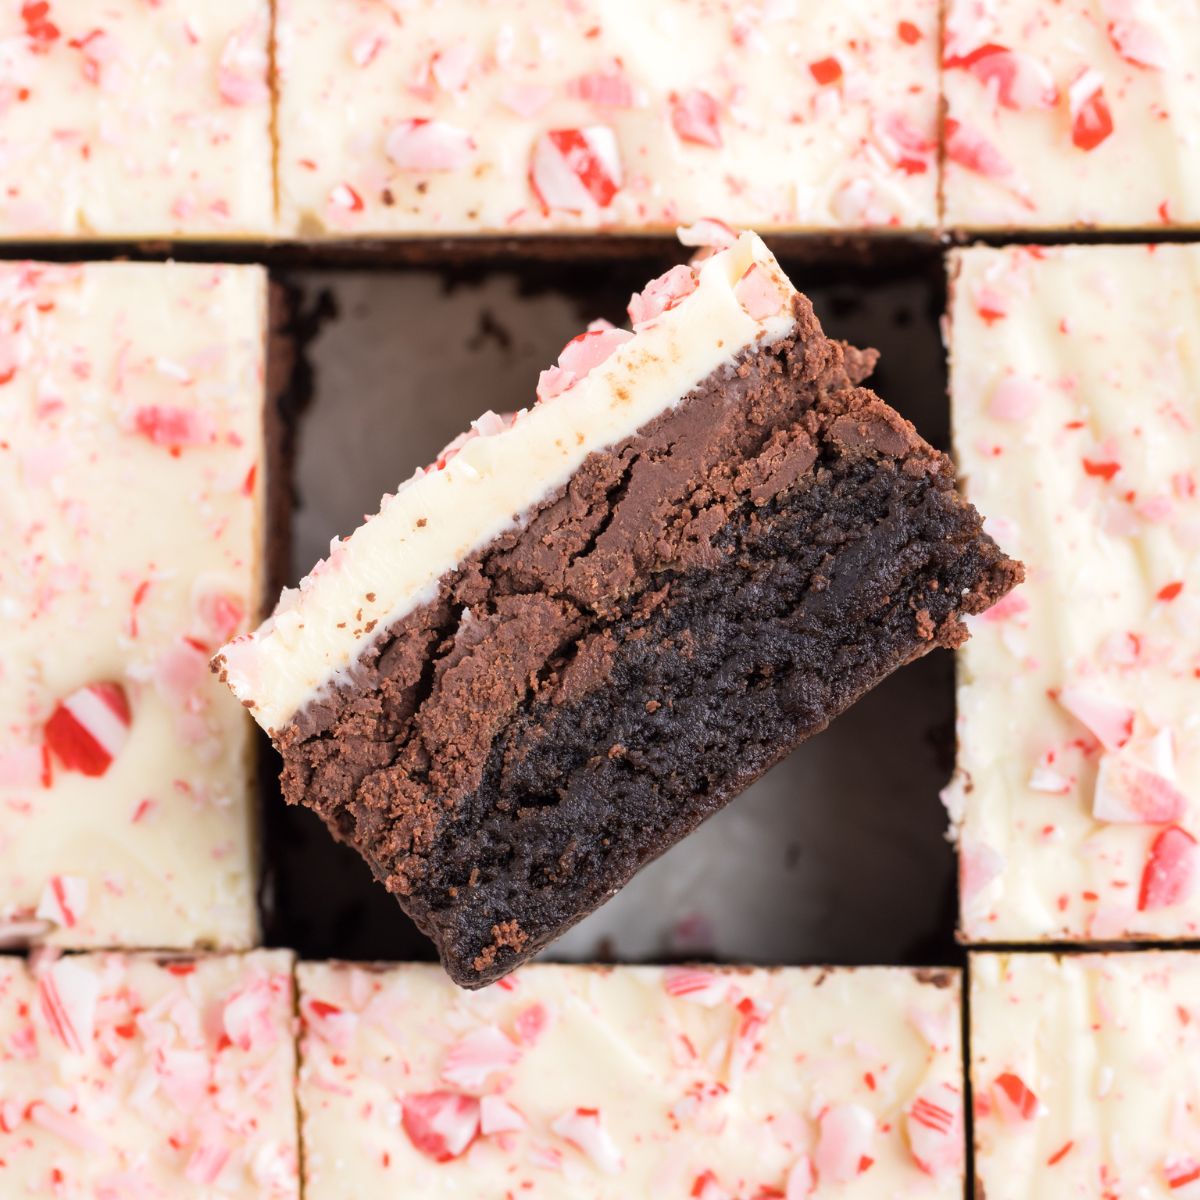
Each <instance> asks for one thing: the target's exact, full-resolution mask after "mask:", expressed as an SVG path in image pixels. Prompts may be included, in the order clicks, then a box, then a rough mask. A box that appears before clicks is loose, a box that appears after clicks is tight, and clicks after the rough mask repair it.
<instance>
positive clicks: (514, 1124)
mask: <svg viewBox="0 0 1200 1200" xmlns="http://www.w3.org/2000/svg"><path fill="white" fill-rule="evenodd" d="M528 1127H529V1122H528V1121H526V1120H525V1118H524V1117H523V1116H522V1115H521V1113H520V1111H519V1110H518V1109H516V1108H514V1107H513V1106H512V1105H511V1104H509V1102H508V1101H507V1100H504V1099H501V1097H499V1096H483V1097H481V1098H480V1101H479V1129H480V1132H481V1133H482V1134H483V1136H484V1137H491V1135H492V1134H494V1133H518V1132H519V1131H520V1130H522V1129H527V1128H528Z"/></svg>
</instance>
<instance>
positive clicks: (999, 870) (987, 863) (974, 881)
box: [958, 842, 1007, 904]
mask: <svg viewBox="0 0 1200 1200" xmlns="http://www.w3.org/2000/svg"><path fill="white" fill-rule="evenodd" d="M1006 865H1007V864H1006V863H1005V861H1004V855H1003V854H1001V853H1000V851H999V850H997V849H996V848H995V846H991V845H989V844H988V843H987V842H979V843H978V844H971V845H968V844H966V843H965V842H964V843H963V844H962V846H961V847H960V849H959V854H958V891H959V895H960V897H961V898H962V902H963V903H964V904H966V903H967V901H968V900H973V899H974V898H975V897H976V896H978V895H979V893H980V892H982V891H983V889H984V888H986V887H987V886H988V884H990V883H992V882H993V881H994V880H996V879H999V878H1000V876H1001V875H1003V874H1004V868H1005V866H1006Z"/></svg>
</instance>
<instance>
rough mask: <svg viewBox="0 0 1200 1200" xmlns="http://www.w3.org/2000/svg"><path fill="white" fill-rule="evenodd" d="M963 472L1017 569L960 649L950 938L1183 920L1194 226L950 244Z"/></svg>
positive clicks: (1113, 929) (1197, 827)
mask: <svg viewBox="0 0 1200 1200" xmlns="http://www.w3.org/2000/svg"><path fill="white" fill-rule="evenodd" d="M951 275H952V282H951V286H952V291H953V299H952V303H951V320H950V353H951V395H952V408H953V421H954V431H955V443H956V448H957V454H958V461H959V466H960V469H961V471H962V473H963V476H964V478H965V482H966V492H967V495H968V496H969V497H970V498H971V499H973V500H974V501H975V502H976V503H977V504H979V505H980V506H981V507H982V508H983V509H984V511H985V512H987V513H988V526H987V527H988V528H989V530H991V532H992V533H994V534H995V536H996V538H997V540H998V541H999V542H1000V543H1001V544H1002V545H1004V546H1005V547H1006V548H1007V549H1008V550H1009V551H1010V552H1012V553H1014V554H1017V555H1019V556H1020V557H1021V558H1022V560H1023V561H1024V562H1025V563H1026V564H1027V566H1028V569H1029V582H1028V583H1027V585H1026V586H1025V588H1024V589H1022V590H1021V591H1018V592H1015V593H1013V594H1012V595H1011V596H1008V597H1007V598H1006V599H1005V600H1004V601H1002V602H1001V603H1000V604H999V605H997V606H996V607H995V608H994V609H992V610H991V611H990V612H988V613H986V614H984V615H983V616H982V617H981V618H980V619H979V620H978V621H977V622H975V623H974V624H973V633H974V636H973V637H972V639H971V641H970V643H969V644H968V646H967V647H966V649H965V650H964V651H963V654H962V656H961V659H960V672H959V695H958V712H959V729H958V736H959V753H958V768H959V769H958V775H957V778H956V780H955V782H954V784H953V785H952V786H951V787H950V788H949V789H948V791H947V793H946V798H947V800H948V803H949V806H950V809H951V813H952V815H953V817H954V819H955V823H956V825H957V827H958V829H959V830H960V848H961V866H962V880H961V882H962V889H961V891H962V908H961V923H962V931H963V934H964V935H965V936H966V938H967V939H968V940H969V941H1008V942H1018V941H1039V940H1076V939H1079V940H1089V941H1109V940H1112V939H1116V938H1125V937H1138V938H1157V937H1162V938H1180V937H1189V938H1190V937H1194V936H1196V933H1197V930H1198V929H1200V892H1197V890H1196V888H1195V887H1194V884H1195V882H1196V879H1195V877H1196V874H1197V866H1198V863H1197V858H1198V857H1200V856H1198V854H1197V849H1198V848H1197V844H1196V837H1197V836H1200V816H1198V813H1197V810H1196V805H1197V803H1200V496H1198V494H1197V464H1198V463H1200V424H1198V423H1200V365H1198V364H1200V248H1198V247H1195V246H1179V245H1176V246H1088V247H1077V246H1068V247H1059V248H1041V247H1009V248H1006V249H1001V250H988V249H972V250H966V251H961V252H958V253H956V254H954V255H953V256H952V265H951Z"/></svg>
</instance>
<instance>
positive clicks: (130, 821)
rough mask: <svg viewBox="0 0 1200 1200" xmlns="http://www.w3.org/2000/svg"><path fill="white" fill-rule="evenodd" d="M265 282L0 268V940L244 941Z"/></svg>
mask: <svg viewBox="0 0 1200 1200" xmlns="http://www.w3.org/2000/svg"><path fill="white" fill-rule="evenodd" d="M265 333H266V279H265V275H264V272H262V271H261V270H260V269H258V268H255V267H226V266H199V265H197V266H181V265H176V264H165V265H163V264H154V265H150V264H146V265H131V264H92V265H87V266H51V265H46V264H36V263H9V264H5V265H3V266H2V267H0V481H2V484H3V486H0V544H2V546H3V551H2V552H0V814H2V816H0V940H9V939H17V940H23V939H25V938H27V937H29V936H31V935H32V936H44V937H45V938H46V939H47V940H48V941H50V942H53V943H56V944H59V945H66V946H129V947H137V946H148V947H188V946H195V945H216V946H222V947H242V946H247V945H251V944H253V942H254V941H255V939H256V937H257V929H258V922H257V917H256V913H255V899H254V895H255V870H254V859H255V850H254V836H253V834H254V830H253V811H254V805H255V800H254V784H253V766H252V763H251V754H252V742H251V736H252V733H253V726H252V725H251V723H250V722H249V721H248V720H246V718H245V716H244V714H242V713H241V712H239V711H238V709H237V706H236V705H231V704H230V703H229V697H228V696H227V695H226V694H225V693H224V691H223V689H221V688H220V686H219V685H218V684H217V682H216V681H215V680H214V679H212V678H211V675H210V673H209V670H208V658H209V656H210V655H211V654H212V652H213V651H214V650H215V649H216V647H217V646H219V645H220V644H221V642H222V641H224V640H225V639H227V638H228V637H229V636H230V635H231V634H233V633H235V632H237V631H238V630H239V629H244V628H245V627H246V625H247V623H248V622H249V620H250V619H251V618H252V617H253V616H254V615H255V614H256V613H257V612H258V611H259V607H260V597H261V596H262V591H263V586H264V585H263V578H262V570H263V561H262V559H263V548H262V538H263V533H262V503H263V491H264V475H265V464H264V459H263V360H264V339H265Z"/></svg>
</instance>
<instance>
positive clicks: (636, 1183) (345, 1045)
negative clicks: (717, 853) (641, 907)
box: [298, 963, 964, 1200]
mask: <svg viewBox="0 0 1200 1200" xmlns="http://www.w3.org/2000/svg"><path fill="white" fill-rule="evenodd" d="M298 977H299V985H300V1016H301V1021H302V1040H301V1068H300V1105H301V1120H302V1130H303V1138H304V1144H305V1154H304V1167H305V1180H304V1185H305V1194H306V1196H307V1197H308V1198H309V1200H335V1198H336V1200H342V1198H345V1197H350V1196H364V1197H365V1196H384V1195H388V1194H392V1193H395V1192H396V1189H398V1188H399V1189H402V1190H403V1191H404V1192H405V1193H406V1194H408V1193H411V1194H412V1195H414V1196H415V1195H419V1196H422V1197H424V1198H426V1200H437V1198H438V1197H443V1196H444V1197H451V1196H454V1197H458V1196H492V1195H494V1196H505V1195H512V1196H529V1197H530V1198H531V1200H575V1198H578V1197H583V1196H586V1197H588V1198H589V1200H627V1198H629V1197H633V1196H638V1197H641V1196H647V1197H648V1196H662V1197H668V1196H670V1197H691V1196H695V1197H700V1198H701V1200H731V1198H733V1197H743V1196H745V1197H757V1196H784V1195H786V1196H787V1197H788V1198H789V1200H804V1198H806V1197H809V1196H813V1197H821V1196H826V1195H828V1196H838V1197H844V1198H845V1200H878V1198H879V1197H891V1196H903V1197H905V1198H906V1200H927V1198H931V1197H945V1198H946V1200H949V1198H950V1197H955V1198H957V1197H960V1196H961V1195H962V1189H963V1171H962V1162H963V1137H964V1135H963V1113H962V1099H963V1097H962V1090H961V1084H962V1079H961V1058H960V1042H959V1036H960V1034H959V993H958V977H957V975H955V974H954V973H953V972H942V973H940V983H941V986H938V984H937V983H935V982H933V981H932V980H930V981H923V980H922V977H921V975H920V973H917V972H913V971H906V970H901V969H898V968H897V969H889V968H863V969H859V970H845V969H840V970H831V971H826V970H823V969H819V968H807V969H797V968H789V969H779V970H751V969H744V970H738V969H732V970H722V969H720V968H691V967H678V968H666V969H665V970H664V969H662V968H656V967H624V968H620V967H618V968H594V967H554V966H532V967H525V968H523V969H521V970H519V971H518V972H516V973H515V974H514V975H511V976H509V977H507V978H506V979H504V980H502V981H501V982H500V983H497V984H493V985H492V986H491V987H488V988H485V989H484V990H483V991H480V992H473V993H468V992H462V991H459V990H458V989H456V988H455V987H454V985H453V984H452V983H450V981H449V980H448V979H447V978H446V976H445V975H444V974H443V972H442V971H441V970H440V969H439V968H437V967H434V966H425V965H417V966H399V967H394V968H391V969H387V970H385V969H382V968H381V969H379V970H372V969H369V968H364V967H357V966H350V965H338V964H316V963H312V964H309V963H302V964H301V965H300V966H299V968H298Z"/></svg>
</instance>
